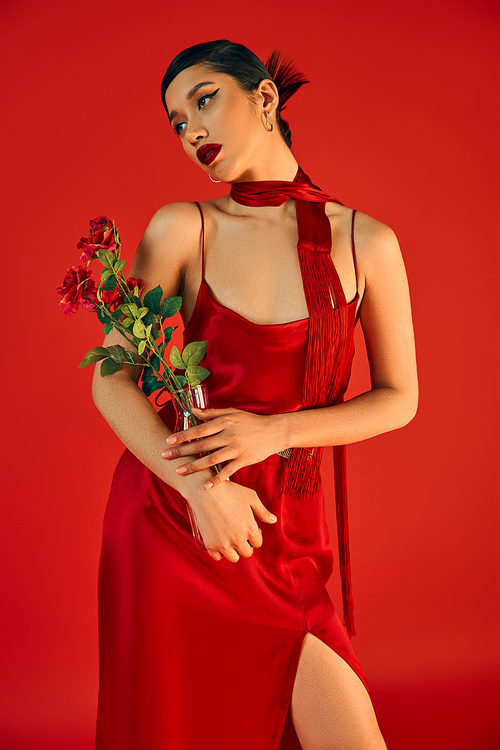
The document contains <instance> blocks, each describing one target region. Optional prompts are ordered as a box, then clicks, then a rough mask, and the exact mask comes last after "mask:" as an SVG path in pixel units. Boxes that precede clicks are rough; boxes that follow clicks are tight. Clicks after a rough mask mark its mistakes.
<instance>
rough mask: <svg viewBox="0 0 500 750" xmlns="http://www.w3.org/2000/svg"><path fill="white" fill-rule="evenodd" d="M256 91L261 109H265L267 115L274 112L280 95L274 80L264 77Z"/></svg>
mask: <svg viewBox="0 0 500 750" xmlns="http://www.w3.org/2000/svg"><path fill="white" fill-rule="evenodd" d="M256 93H257V96H258V98H259V101H260V103H261V104H262V109H265V110H266V112H267V113H268V115H269V116H271V115H272V114H274V112H275V111H276V109H277V107H278V104H279V101H280V95H279V94H278V89H277V88H276V84H275V83H274V81H271V80H270V79H269V78H266V79H264V80H263V81H261V82H260V83H259V86H258V88H257V91H256Z"/></svg>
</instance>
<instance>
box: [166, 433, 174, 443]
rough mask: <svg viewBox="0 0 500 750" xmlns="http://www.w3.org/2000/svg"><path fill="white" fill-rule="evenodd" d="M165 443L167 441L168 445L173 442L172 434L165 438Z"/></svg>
mask: <svg viewBox="0 0 500 750" xmlns="http://www.w3.org/2000/svg"><path fill="white" fill-rule="evenodd" d="M167 443H168V444H169V445H172V443H175V437H174V436H173V435H170V436H169V437H168V438H167Z"/></svg>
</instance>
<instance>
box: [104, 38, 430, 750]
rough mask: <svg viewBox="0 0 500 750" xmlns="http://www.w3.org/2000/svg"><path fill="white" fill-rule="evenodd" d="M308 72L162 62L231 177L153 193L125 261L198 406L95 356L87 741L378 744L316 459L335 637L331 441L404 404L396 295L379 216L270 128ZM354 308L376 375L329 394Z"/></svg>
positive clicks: (191, 54) (166, 94) (403, 319)
mask: <svg viewBox="0 0 500 750" xmlns="http://www.w3.org/2000/svg"><path fill="white" fill-rule="evenodd" d="M304 82H305V81H304V79H303V78H301V76H300V75H299V74H298V73H296V72H295V71H294V70H293V69H292V68H291V66H289V65H286V64H285V65H284V64H283V63H280V62H279V59H278V56H277V55H273V56H272V57H271V58H270V60H269V61H268V64H267V67H264V65H263V64H262V62H261V61H260V60H259V59H258V58H257V57H256V56H255V55H254V54H253V53H252V52H250V50H248V49H247V48H245V47H242V46H241V45H237V44H233V43H231V42H227V41H226V40H219V41H216V42H209V43H206V44H200V45H195V46H194V47H190V48H189V49H187V50H184V51H183V52H182V53H180V55H178V56H177V57H176V58H175V59H174V61H173V62H172V63H171V65H170V66H169V68H168V70H167V73H166V74H165V77H164V79H163V83H162V100H163V105H164V107H165V109H166V111H167V114H168V117H169V121H170V124H171V127H172V129H173V132H174V133H175V134H176V137H177V138H178V140H179V141H180V143H181V145H182V147H183V148H184V150H185V152H186V154H187V156H188V157H189V158H191V159H192V160H193V161H194V162H195V164H197V165H198V166H200V167H201V169H203V170H204V171H205V172H206V173H207V176H208V177H210V178H211V179H213V180H222V181H223V182H225V183H230V184H231V185H232V188H231V193H230V194H229V195H224V196H223V197H222V198H218V199H216V200H213V201H206V202H204V203H203V205H199V204H194V203H193V204H191V203H183V202H181V203H172V204H169V205H166V206H164V207H162V208H161V209H160V210H159V211H157V212H156V214H155V215H154V216H153V218H152V220H151V222H150V224H149V226H148V228H147V229H146V232H145V234H144V237H143V238H142V240H141V243H140V245H139V248H138V250H137V254H136V256H135V259H134V262H133V267H132V269H131V274H132V275H133V276H135V277H139V278H141V279H142V280H143V282H144V283H145V289H144V293H146V292H147V291H148V289H151V288H154V287H155V286H156V285H158V284H161V286H162V288H163V290H164V292H165V294H166V295H167V296H173V295H175V294H178V293H179V294H182V298H183V305H182V311H181V313H182V316H183V320H184V324H185V334H184V338H185V343H187V342H189V341H194V340H207V341H208V349H207V355H206V357H205V360H204V362H203V364H204V365H205V366H206V367H207V368H208V369H209V370H210V372H211V376H210V378H209V380H207V384H208V388H209V392H210V397H211V405H212V407H214V408H212V409H209V410H205V411H199V412H197V415H198V416H199V417H200V419H202V420H204V421H203V422H202V423H201V424H200V425H199V426H197V427H195V428H191V429H190V430H187V431H185V432H182V433H178V434H176V435H172V433H173V431H174V429H175V418H174V414H173V408H172V406H171V405H170V404H169V405H167V406H166V407H164V408H163V409H162V410H161V412H160V413H159V414H157V413H156V411H155V410H154V409H153V407H152V406H151V404H150V403H149V401H148V400H147V399H146V397H145V396H144V394H143V393H142V391H141V390H140V388H139V387H138V385H137V383H138V372H137V368H132V367H128V366H123V367H122V369H121V370H120V371H119V372H117V373H116V374H114V375H112V376H110V377H107V378H100V377H99V372H98V368H97V369H96V374H95V378H94V384H93V393H94V400H95V403H96V405H97V407H98V408H99V410H100V411H101V412H102V414H103V415H104V417H105V418H106V419H107V421H108V422H109V424H110V425H111V427H112V428H113V429H114V430H115V432H116V433H117V435H118V436H119V437H120V438H121V439H122V441H123V442H124V443H125V445H126V446H127V450H126V451H125V453H124V454H123V456H122V459H121V461H120V463H119V465H118V467H117V470H116V472H115V476H114V480H113V486H112V490H111V495H110V499H109V502H108V506H107V508H106V513H105V518H104V528H103V546H102V553H101V561H100V570H99V645H100V690H99V709H98V721H97V745H96V747H97V748H99V749H100V750H104V748H107V749H109V748H113V749H114V748H116V749H117V750H118V748H120V750H128V749H130V750H132V748H133V749H134V750H142V749H144V750H146V748H147V750H156V749H158V750H159V748H162V749H164V748H179V750H180V749H181V748H182V749H183V750H184V749H189V750H190V749H191V748H193V750H194V748H199V747H204V748H216V747H217V748H221V747H222V748H226V747H229V745H230V743H231V745H234V746H236V747H238V748H239V750H247V749H248V750H250V749H252V750H254V749H257V748H258V749H259V750H271V749H273V750H277V749H278V748H281V750H293V749H295V750H297V749H298V748H302V750H320V749H321V750H340V749H342V750H350V749H351V748H352V750H354V748H356V750H375V749H377V750H378V749H380V748H385V743H384V741H383V739H382V736H381V734H380V730H379V728H378V725H377V721H376V718H375V714H374V711H373V707H372V704H371V701H370V698H369V694H368V690H367V683H366V678H365V676H364V674H363V672H362V670H361V667H360V665H359V662H358V661H357V659H356V657H355V655H354V653H353V650H352V648H351V645H350V642H349V639H348V637H347V635H346V632H345V630H344V628H343V627H342V625H341V623H340V621H339V619H338V617H337V615H336V613H335V610H334V608H333V605H332V602H331V600H330V598H329V596H328V593H327V591H326V588H325V584H326V582H327V581H328V579H329V577H330V575H331V572H332V565H333V553H332V545H331V540H330V536H329V531H328V527H327V524H326V517H325V505H324V495H323V490H322V487H321V481H320V476H319V461H320V458H321V447H322V446H328V445H332V446H334V452H335V469H336V488H335V489H336V502H337V518H338V525H339V541H340V551H339V557H340V566H341V574H342V583H343V593H344V616H345V620H346V625H347V629H348V631H349V632H350V633H351V634H352V633H353V632H354V627H353V621H352V599H351V596H350V580H349V556H348V540H347V517H346V505H345V500H346V498H345V473H344V453H343V450H344V449H343V447H342V446H345V445H346V444H347V443H352V442H356V441H358V440H365V439H366V438H369V437H372V436H374V435H378V434H380V433H383V432H386V431H388V430H392V429H396V428H399V427H402V426H403V425H405V424H407V423H408V422H409V421H410V420H411V419H412V418H413V416H414V414H415V412H416V407H417V377H416V365H415V352H414V342H413V332H412V323H411V312H410V303H409V294H408V287H407V281H406V275H405V271H404V265H403V261H402V258H401V253H400V250H399V246H398V242H397V240H396V238H395V236H394V234H393V232H392V231H391V230H390V229H389V228H388V227H386V226H384V225H383V224H381V223H380V222H378V221H376V220H375V219H372V218H370V217H369V216H367V215H365V214H362V213H359V212H356V213H355V212H354V211H353V210H352V209H350V208H347V207H346V206H343V205H342V204H340V203H339V202H335V199H333V198H330V197H329V196H328V195H327V194H324V193H322V192H321V191H320V190H319V188H315V187H314V186H313V185H312V183H311V182H310V180H309V179H308V178H307V175H305V173H304V172H302V170H301V169H300V167H299V165H298V164H297V162H296V160H295V158H294V156H293V153H292V152H291V150H290V148H289V146H290V143H291V137H290V131H289V128H288V126H287V124H286V123H285V122H284V121H283V119H282V117H281V111H282V108H283V105H284V103H285V101H286V99H287V98H288V97H289V96H290V95H291V94H292V93H294V91H296V90H297V89H298V88H299V87H300V86H301V85H302V83H304ZM317 117H319V118H320V115H319V114H317ZM317 125H318V123H317V122H316V126H317ZM315 130H316V132H317V130H318V128H317V127H316V128H315ZM297 248H298V249H297ZM358 318H359V319H360V320H361V324H362V327H363V332H364V336H365V339H366V344H367V351H368V356H369V361H370V370H371V379H372V388H371V390H370V391H368V392H367V393H363V394H361V395H359V396H357V397H355V398H353V399H351V400H349V401H347V402H345V403H344V402H343V393H344V391H345V389H346V386H347V382H348V378H349V371H350V364H351V358H352V353H353V346H352V335H353V329H354V325H355V323H356V321H357V320H358ZM113 343H121V337H120V335H119V334H117V333H115V332H112V333H110V334H109V335H108V336H107V337H106V338H105V345H110V344H113ZM195 438H196V439H201V440H202V442H201V443H200V442H197V443H196V444H193V443H192V442H191V443H190V442H189V441H190V440H194V439H195ZM166 443H167V445H166ZM201 449H203V451H209V452H210V453H209V455H205V456H204V457H203V458H200V457H199V454H200V451H201ZM216 463H219V464H222V466H223V468H222V470H221V472H220V473H219V474H215V472H214V470H213V469H212V468H211V467H212V466H213V465H214V464H216ZM228 478H230V481H225V480H226V479H228ZM187 504H189V506H190V507H191V509H192V511H193V512H194V514H195V516H196V519H197V522H198V525H199V528H200V531H201V534H202V536H203V540H204V542H205V545H206V547H207V549H206V550H202V549H201V548H200V547H199V546H197V545H196V544H195V543H194V540H193V536H192V533H191V527H190V523H189V518H188V513H187ZM232 563H237V564H232Z"/></svg>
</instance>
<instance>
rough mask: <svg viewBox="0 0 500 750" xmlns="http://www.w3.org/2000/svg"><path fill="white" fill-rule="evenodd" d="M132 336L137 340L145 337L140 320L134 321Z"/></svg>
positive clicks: (144, 330)
mask: <svg viewBox="0 0 500 750" xmlns="http://www.w3.org/2000/svg"><path fill="white" fill-rule="evenodd" d="M132 331H133V334H134V336H135V337H136V338H138V339H143V338H144V337H145V336H146V329H145V328H144V323H143V322H142V320H136V321H135V323H134V325H133V327H132Z"/></svg>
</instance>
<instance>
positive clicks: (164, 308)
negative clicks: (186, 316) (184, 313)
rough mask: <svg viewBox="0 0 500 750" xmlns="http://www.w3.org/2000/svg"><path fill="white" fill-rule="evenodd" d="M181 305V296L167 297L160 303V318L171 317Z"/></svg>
mask: <svg viewBox="0 0 500 750" xmlns="http://www.w3.org/2000/svg"><path fill="white" fill-rule="evenodd" d="M181 307H182V297H167V299H164V300H163V302H162V303H161V306H160V309H159V313H160V315H161V316H162V318H171V317H172V315H175V313H176V312H179V310H180V309H181Z"/></svg>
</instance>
